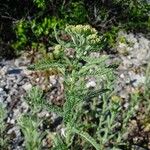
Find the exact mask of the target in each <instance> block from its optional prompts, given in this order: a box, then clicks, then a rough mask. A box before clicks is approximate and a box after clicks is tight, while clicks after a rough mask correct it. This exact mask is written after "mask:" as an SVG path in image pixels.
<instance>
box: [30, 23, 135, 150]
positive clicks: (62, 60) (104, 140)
mask: <svg viewBox="0 0 150 150" xmlns="http://www.w3.org/2000/svg"><path fill="white" fill-rule="evenodd" d="M65 34H66V35H67V37H69V38H68V40H67V41H66V40H62V39H61V38H60V37H59V36H58V34H57V32H56V31H55V35H56V39H57V41H58V43H59V44H57V45H55V47H54V51H53V53H55V55H57V56H58V58H57V59H56V60H55V59H53V60H49V59H47V60H41V61H39V62H38V63H37V64H34V65H32V66H30V69H38V70H47V69H52V70H53V69H54V70H58V72H59V74H57V75H59V76H61V77H63V80H64V99H65V100H64V103H63V106H62V107H59V106H57V105H53V104H51V103H49V102H47V101H46V100H45V101H44V102H43V100H42V99H41V100H40V101H39V100H38V101H37V100H36V97H34V99H33V103H34V102H35V103H37V102H38V105H40V106H42V107H43V108H44V109H46V110H48V111H52V112H55V113H57V114H58V115H59V116H61V117H62V118H63V126H64V129H63V134H59V133H56V134H50V135H51V138H52V140H53V149H55V150H67V149H71V150H74V149H78V148H79V147H80V148H81V149H83V150H86V149H93V148H95V149H96V150H104V149H113V150H117V149H119V146H120V145H122V144H123V139H124V138H123V135H124V134H125V133H126V130H125V129H126V127H127V124H128V121H129V119H130V118H131V116H132V114H134V112H135V105H137V98H136V97H135V98H134V101H132V102H131V104H129V109H128V110H123V109H122V104H121V100H120V99H119V98H118V97H113V98H112V99H111V95H112V94H113V81H114V74H113V69H112V68H111V67H110V66H109V65H107V63H106V61H107V60H108V57H106V56H100V57H99V58H95V57H93V56H91V55H90V53H91V52H94V51H98V50H100V49H99V48H100V47H98V45H101V44H100V43H101V42H100V39H101V37H99V36H98V33H97V31H96V30H95V29H93V28H92V27H91V26H88V25H85V26H84V25H77V26H72V25H71V26H70V25H69V26H67V27H66V28H65ZM93 41H94V42H93ZM96 43H97V44H96ZM96 47H97V49H96ZM92 79H93V80H94V82H93V81H92V82H90V84H88V86H87V82H88V81H89V80H92ZM93 83H94V84H93ZM34 91H36V90H32V91H31V92H34ZM38 93H40V92H35V94H29V95H36V94H38ZM36 96H37V97H40V95H39V96H38V95H36ZM31 101H32V99H30V102H31ZM31 103H32V102H31ZM34 106H37V105H34ZM123 111H126V113H125V114H124V112H123ZM121 114H123V115H121Z"/></svg>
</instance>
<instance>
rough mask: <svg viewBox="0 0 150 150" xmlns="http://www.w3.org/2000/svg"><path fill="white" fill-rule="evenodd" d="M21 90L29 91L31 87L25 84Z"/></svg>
mask: <svg viewBox="0 0 150 150" xmlns="http://www.w3.org/2000/svg"><path fill="white" fill-rule="evenodd" d="M22 88H23V89H24V90H25V91H26V92H27V91H29V90H31V88H32V85H31V84H30V83H25V84H24V85H23V86H22Z"/></svg>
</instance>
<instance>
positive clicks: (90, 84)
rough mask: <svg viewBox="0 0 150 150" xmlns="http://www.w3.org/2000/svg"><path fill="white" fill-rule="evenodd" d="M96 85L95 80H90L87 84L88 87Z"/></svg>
mask: <svg viewBox="0 0 150 150" xmlns="http://www.w3.org/2000/svg"><path fill="white" fill-rule="evenodd" d="M95 86H96V83H95V81H89V82H88V83H87V84H86V87H87V88H90V87H95Z"/></svg>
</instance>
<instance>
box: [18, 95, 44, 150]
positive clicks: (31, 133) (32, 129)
mask: <svg viewBox="0 0 150 150" xmlns="http://www.w3.org/2000/svg"><path fill="white" fill-rule="evenodd" d="M37 98H38V97H37ZM40 123H41V122H40V121H39V120H37V119H35V118H33V117H32V116H25V115H23V116H21V117H20V118H19V119H18V125H19V126H20V128H21V131H22V132H23V135H24V138H25V149H26V150H30V149H33V150H41V147H42V143H41V141H42V138H43V137H44V134H42V133H40V132H39V131H38V126H39V125H40Z"/></svg>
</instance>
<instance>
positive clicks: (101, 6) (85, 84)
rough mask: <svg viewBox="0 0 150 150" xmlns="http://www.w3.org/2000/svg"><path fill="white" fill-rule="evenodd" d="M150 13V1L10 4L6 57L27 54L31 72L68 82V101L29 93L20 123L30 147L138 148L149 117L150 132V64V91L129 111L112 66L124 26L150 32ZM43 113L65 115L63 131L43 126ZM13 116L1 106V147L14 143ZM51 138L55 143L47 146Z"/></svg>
mask: <svg viewBox="0 0 150 150" xmlns="http://www.w3.org/2000/svg"><path fill="white" fill-rule="evenodd" d="M10 6H11V7H10ZM149 10H150V5H149V3H148V2H147V1H146V0H134V1H133V0H47V1H46V0H28V1H25V0H23V1H18V0H15V1H13V4H12V2H10V1H9V0H8V1H7V0H6V1H3V3H2V4H0V15H1V19H2V22H1V26H0V46H1V47H2V48H0V53H1V57H0V59H1V58H3V57H6V56H14V55H18V54H20V53H21V52H25V51H27V52H28V56H29V57H30V58H31V65H30V66H28V69H30V70H34V71H37V70H38V71H39V72H44V73H45V78H46V82H47V84H49V77H50V76H51V75H53V76H55V77H58V78H61V79H62V82H63V83H62V84H63V86H64V90H63V100H62V101H61V102H60V103H61V104H57V102H56V103H55V102H53V101H50V100H47V99H46V98H45V93H46V92H47V91H50V90H51V89H50V88H49V87H46V88H47V89H44V90H43V89H41V88H40V87H33V88H32V89H31V91H29V92H28V93H27V95H26V97H25V100H26V101H27V103H28V105H29V107H30V109H29V111H28V112H27V113H25V114H22V116H20V117H19V118H18V120H17V125H18V126H19V128H20V131H21V132H22V135H23V137H24V143H23V148H24V149H26V150H41V149H52V150H95V149H96V150H109V149H112V150H120V149H122V150H124V149H125V150H131V149H132V146H133V145H134V143H133V142H131V141H130V140H128V137H129V135H130V131H131V130H130V124H131V121H132V119H133V118H135V116H136V115H137V114H141V113H143V114H144V118H142V119H141V120H140V121H139V123H140V124H141V125H142V127H143V129H144V130H145V131H150V127H149V126H150V120H149V112H150V105H149V100H150V92H149V90H150V78H149V76H150V64H149V65H148V67H147V71H146V80H145V87H144V90H143V91H142V92H141V91H139V90H135V92H134V93H132V94H130V98H129V102H128V106H124V100H123V99H121V98H120V97H118V96H117V93H115V90H114V88H115V66H117V64H112V65H108V63H107V62H108V59H109V57H108V56H107V55H106V53H110V52H111V50H110V48H113V47H114V46H115V44H116V40H117V39H116V37H117V35H118V32H119V30H120V29H124V30H126V31H136V32H137V31H139V32H149V31H150V16H149ZM18 12H19V13H18ZM20 12H21V13H20ZM8 33H9V34H8ZM119 40H120V41H121V42H122V43H123V42H126V41H125V39H124V38H121V39H119ZM12 51H13V52H12ZM104 51H105V54H104V53H102V52H104ZM93 53H94V54H95V55H96V56H95V55H94V56H93V55H92V54H93ZM9 54H11V55H9ZM99 54H100V55H99ZM8 58H9V57H8ZM36 58H38V59H36ZM58 82H59V81H58ZM141 102H142V104H143V106H142V107H143V108H144V109H145V110H144V111H142V112H140V110H139V107H140V105H141ZM42 111H47V112H48V113H51V114H55V115H56V116H57V117H60V118H61V120H62V121H61V123H60V124H59V125H60V126H61V129H55V131H56V132H54V131H52V130H51V128H50V127H49V128H48V129H45V128H44V127H42V125H43V124H44V122H45V120H47V118H45V117H43V118H40V117H39V116H38V115H37V114H39V113H40V112H42ZM143 114H142V115H143ZM6 116H7V112H6V110H5V109H4V108H3V106H2V105H0V149H5V148H6V147H9V146H8V145H9V144H10V143H9V139H8V138H7V133H6V131H7V128H6V127H7V125H6V122H5V118H6ZM51 124H53V123H51V122H50V123H49V126H51ZM45 139H47V140H49V141H50V142H49V143H50V144H49V145H48V144H47V145H46V144H45V145H44V144H43V143H44V140H45ZM144 146H145V145H144ZM145 147H146V146H145ZM146 148H147V147H146Z"/></svg>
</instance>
